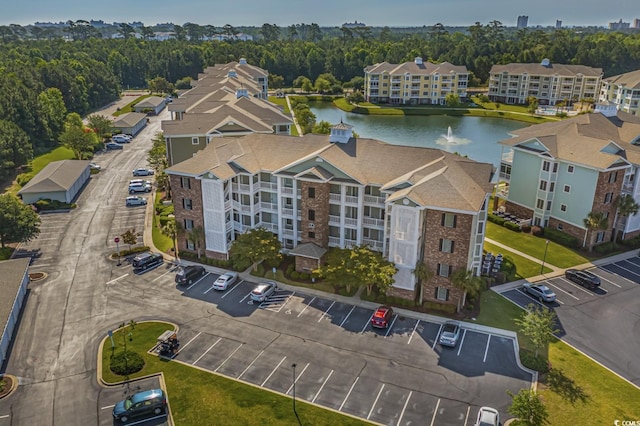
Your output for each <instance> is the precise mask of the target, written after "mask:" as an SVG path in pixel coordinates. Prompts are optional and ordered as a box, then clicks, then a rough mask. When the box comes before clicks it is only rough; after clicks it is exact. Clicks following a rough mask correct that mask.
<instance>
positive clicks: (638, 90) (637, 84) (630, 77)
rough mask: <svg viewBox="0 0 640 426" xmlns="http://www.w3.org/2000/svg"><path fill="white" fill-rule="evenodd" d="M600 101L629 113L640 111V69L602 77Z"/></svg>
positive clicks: (634, 113) (635, 113) (636, 113)
mask: <svg viewBox="0 0 640 426" xmlns="http://www.w3.org/2000/svg"><path fill="white" fill-rule="evenodd" d="M599 101H600V102H609V103H610V104H612V105H615V107H616V108H617V109H618V110H620V111H624V112H628V113H629V114H631V115H638V111H640V70H636V71H631V72H628V73H625V74H620V75H614V76H612V77H607V78H604V79H602V88H601V89H600V97H599Z"/></svg>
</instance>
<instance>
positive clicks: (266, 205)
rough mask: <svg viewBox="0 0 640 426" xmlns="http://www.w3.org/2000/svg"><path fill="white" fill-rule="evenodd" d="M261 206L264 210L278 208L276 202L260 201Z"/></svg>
mask: <svg viewBox="0 0 640 426" xmlns="http://www.w3.org/2000/svg"><path fill="white" fill-rule="evenodd" d="M260 208H261V209H264V210H273V211H276V210H278V205H277V204H276V203H265V202H264V201H261V202H260Z"/></svg>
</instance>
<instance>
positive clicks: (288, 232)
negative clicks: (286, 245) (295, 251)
mask: <svg viewBox="0 0 640 426" xmlns="http://www.w3.org/2000/svg"><path fill="white" fill-rule="evenodd" d="M281 234H282V236H283V237H289V238H293V237H294V235H295V233H294V232H293V229H283V230H282V232H281Z"/></svg>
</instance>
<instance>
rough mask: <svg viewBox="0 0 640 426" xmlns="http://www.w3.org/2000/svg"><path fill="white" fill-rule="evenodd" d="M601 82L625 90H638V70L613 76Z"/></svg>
mask: <svg viewBox="0 0 640 426" xmlns="http://www.w3.org/2000/svg"><path fill="white" fill-rule="evenodd" d="M603 80H604V81H606V82H608V83H613V84H615V85H618V86H624V87H625V88H627V89H640V70H635V71H631V72H628V73H625V74H619V75H614V76H611V77H607V78H604V79H603Z"/></svg>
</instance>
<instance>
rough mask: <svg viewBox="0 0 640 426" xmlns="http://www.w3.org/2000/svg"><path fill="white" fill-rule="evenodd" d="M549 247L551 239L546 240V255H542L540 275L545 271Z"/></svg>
mask: <svg viewBox="0 0 640 426" xmlns="http://www.w3.org/2000/svg"><path fill="white" fill-rule="evenodd" d="M548 248H549V240H547V241H545V245H544V256H542V265H540V275H542V272H543V271H544V262H545V260H547V249H548Z"/></svg>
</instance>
